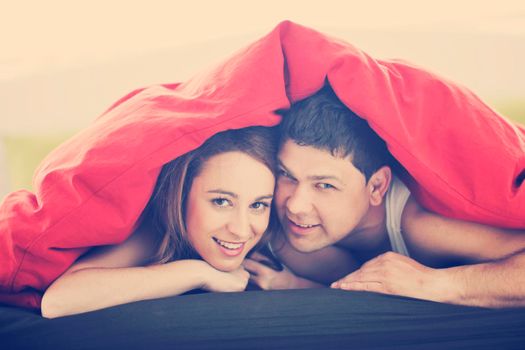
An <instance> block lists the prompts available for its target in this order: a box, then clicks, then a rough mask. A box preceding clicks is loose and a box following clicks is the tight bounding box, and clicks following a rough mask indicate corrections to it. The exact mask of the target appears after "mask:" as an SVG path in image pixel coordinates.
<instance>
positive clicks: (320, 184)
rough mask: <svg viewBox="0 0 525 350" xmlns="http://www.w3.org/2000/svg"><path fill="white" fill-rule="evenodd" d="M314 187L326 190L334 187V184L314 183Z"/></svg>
mask: <svg viewBox="0 0 525 350" xmlns="http://www.w3.org/2000/svg"><path fill="white" fill-rule="evenodd" d="M316 187H317V188H319V189H321V190H328V189H332V188H333V189H335V186H333V185H330V184H327V183H318V184H317V185H316Z"/></svg>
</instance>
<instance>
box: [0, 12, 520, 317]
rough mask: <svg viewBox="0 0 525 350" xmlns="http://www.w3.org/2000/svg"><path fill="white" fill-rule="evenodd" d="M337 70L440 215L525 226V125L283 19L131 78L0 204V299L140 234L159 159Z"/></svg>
mask: <svg viewBox="0 0 525 350" xmlns="http://www.w3.org/2000/svg"><path fill="white" fill-rule="evenodd" d="M326 77H328V80H329V81H330V83H331V85H332V87H333V89H334V90H335V92H336V93H337V95H338V96H339V97H340V99H341V100H342V101H343V102H344V103H345V104H346V105H347V106H348V107H349V108H351V109H352V110H353V111H354V112H355V113H357V114H358V115H360V116H361V117H363V118H365V119H366V120H368V122H369V123H370V125H371V126H372V128H373V129H374V130H375V131H376V132H377V133H378V134H379V135H380V136H381V137H382V138H383V139H385V141H386V142H387V144H388V146H389V149H390V151H391V152H392V154H393V155H394V156H395V157H396V158H397V159H398V160H399V161H400V162H401V164H402V165H403V166H404V167H405V168H406V169H407V170H408V171H409V173H410V179H408V182H409V183H408V184H409V187H410V188H411V190H412V191H413V193H414V194H415V195H416V196H417V198H418V199H419V201H420V202H421V203H422V204H423V205H424V206H425V207H427V208H429V209H430V210H433V211H436V212H438V213H440V214H443V215H446V216H450V217H456V218H462V219H466V220H472V221H477V222H482V223H486V224H491V225H497V226H503V227H513V228H525V193H524V188H523V186H521V187H520V186H518V185H517V183H516V179H517V178H518V176H519V174H520V173H521V172H522V171H523V170H524V166H525V157H524V155H525V152H524V150H525V142H524V130H523V129H522V128H521V127H520V126H516V125H514V124H513V123H511V122H509V121H508V120H506V119H505V118H504V117H502V116H500V115H498V114H497V113H496V112H495V111H493V110H492V109H491V108H489V107H487V106H486V105H485V104H484V103H483V102H482V101H481V100H480V99H479V98H477V97H476V96H475V95H474V94H473V93H472V92H470V91H469V90H468V89H466V88H464V87H461V86H459V85H457V84H455V83H452V82H450V81H448V80H446V79H443V78H441V77H438V76H436V75H434V74H432V73H430V72H428V71H426V70H424V69H421V68H418V67H416V66H414V65H411V64H408V63H404V62H401V61H387V60H378V59H374V58H372V57H370V56H369V55H367V54H366V53H364V52H363V51H360V50H359V49H357V48H355V47H354V46H352V45H350V44H348V43H346V42H343V41H340V40H338V39H335V38H331V37H328V36H326V35H323V34H321V33H319V32H316V31H314V30H311V29H309V28H305V27H303V26H300V25H297V24H294V23H291V22H283V23H281V24H279V25H278V26H277V27H276V28H275V29H274V30H273V31H272V32H270V33H269V34H268V35H267V36H265V37H263V38H262V39H260V40H258V41H257V42H255V43H253V44H252V45H250V46H248V47H247V48H245V49H244V50H241V51H239V52H238V53H237V54H235V55H233V56H232V57H230V58H229V59H227V60H226V61H225V62H223V63H222V64H220V65H218V66H217V67H216V68H214V69H211V70H209V71H206V72H203V73H202V74H200V75H197V76H195V77H194V78H193V79H191V80H189V81H187V82H185V83H182V84H171V85H157V86H151V87H148V88H144V89H140V90H137V91H134V92H132V93H130V94H129V95H127V96H126V97H124V98H123V99H121V100H119V101H118V102H117V103H115V104H114V105H113V106H112V107H111V108H110V109H109V110H107V111H106V112H105V113H103V115H102V116H100V117H99V118H98V119H97V120H96V121H95V122H94V123H93V124H92V125H91V126H90V127H89V128H87V129H86V130H84V131H82V132H81V133H79V134H78V135H76V136H75V137H73V138H72V139H70V140H69V141H68V142H66V143H64V144H62V145H61V146H60V147H58V148H57V149H56V150H55V151H53V152H52V153H51V154H50V155H49V156H48V157H47V158H46V159H45V160H44V161H43V163H42V164H41V165H40V166H39V168H38V169H37V171H36V173H35V177H34V188H35V192H34V193H32V192H28V191H17V192H14V193H11V194H10V195H8V196H7V197H6V198H5V199H4V201H3V202H2V204H1V207H0V256H1V265H0V302H4V303H9V304H14V305H19V306H24V307H30V308H38V307H39V306H40V297H41V293H42V291H44V290H45V288H46V287H47V286H48V285H49V284H50V283H51V282H52V281H53V280H54V279H56V278H57V277H58V276H59V275H60V274H61V273H62V272H63V271H65V270H66V269H67V268H68V267H69V266H70V265H71V264H72V263H73V262H74V260H75V259H76V258H77V257H78V256H79V255H81V254H82V253H83V252H85V251H86V249H88V248H89V247H93V246H98V245H105V244H114V243H119V242H122V241H123V240H125V239H126V238H127V237H128V236H129V234H130V233H131V231H132V229H133V227H134V225H135V223H136V220H137V218H138V216H139V215H140V213H141V211H142V209H143V208H144V206H145V204H146V202H147V200H148V198H149V196H150V194H151V192H152V190H153V187H154V184H155V181H156V177H157V175H158V173H159V171H160V168H161V167H162V165H163V164H165V163H166V162H168V161H170V160H171V159H174V158H176V157H177V156H179V155H181V154H184V153H185V152H187V151H189V150H192V149H194V148H196V147H198V146H199V145H200V144H202V142H203V141H204V140H205V139H207V138H208V137H210V136H211V135H213V134H215V133H217V132H219V131H222V130H226V129H232V128H241V127H245V126H250V125H267V126H270V125H275V124H277V123H278V122H279V117H277V116H276V115H275V113H274V111H275V110H277V109H282V108H287V107H288V106H289V103H290V102H294V101H297V100H299V99H302V98H304V97H306V96H308V95H311V94H313V93H314V92H315V91H317V90H318V89H320V88H321V86H322V85H323V83H324V80H325V78H326Z"/></svg>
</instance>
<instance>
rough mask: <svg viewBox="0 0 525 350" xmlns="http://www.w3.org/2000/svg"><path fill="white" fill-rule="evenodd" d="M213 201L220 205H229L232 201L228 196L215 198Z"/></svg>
mask: <svg viewBox="0 0 525 350" xmlns="http://www.w3.org/2000/svg"><path fill="white" fill-rule="evenodd" d="M211 202H212V203H213V204H215V205H216V206H218V207H227V206H228V205H231V202H230V201H229V200H228V199H226V198H214V199H212V200H211Z"/></svg>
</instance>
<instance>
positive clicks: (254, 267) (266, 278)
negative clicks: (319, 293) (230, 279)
mask: <svg viewBox="0 0 525 350" xmlns="http://www.w3.org/2000/svg"><path fill="white" fill-rule="evenodd" d="M262 260H267V258H266V257H265V256H264V255H262V254H259V253H254V254H252V256H251V258H250V259H245V260H244V262H243V266H244V268H245V269H246V270H247V271H248V272H249V273H250V281H252V282H253V283H255V284H256V285H258V286H259V288H261V289H263V290H275V289H298V288H314V287H320V286H321V285H319V284H317V283H315V282H313V281H310V280H307V279H304V278H302V277H299V276H296V275H295V274H294V273H293V272H292V271H290V270H289V269H288V268H287V267H286V266H283V270H282V271H276V270H274V269H272V268H270V267H268V266H267V265H265V264H263V263H261V262H260V261H262Z"/></svg>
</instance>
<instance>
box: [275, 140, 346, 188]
mask: <svg viewBox="0 0 525 350" xmlns="http://www.w3.org/2000/svg"><path fill="white" fill-rule="evenodd" d="M278 161H279V164H280V166H282V167H283V168H285V170H286V171H287V172H289V173H290V174H292V175H294V176H296V177H308V178H310V179H313V180H315V179H326V178H337V179H338V180H339V181H341V182H345V181H344V179H345V177H346V176H351V175H352V173H353V171H352V168H354V166H353V164H352V162H351V161H350V158H349V157H345V158H341V157H336V156H334V155H332V153H331V152H330V151H328V150H322V149H318V148H316V147H313V146H303V145H298V144H297V143H295V142H287V143H285V144H283V146H282V147H281V149H280V150H279V154H278Z"/></svg>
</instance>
